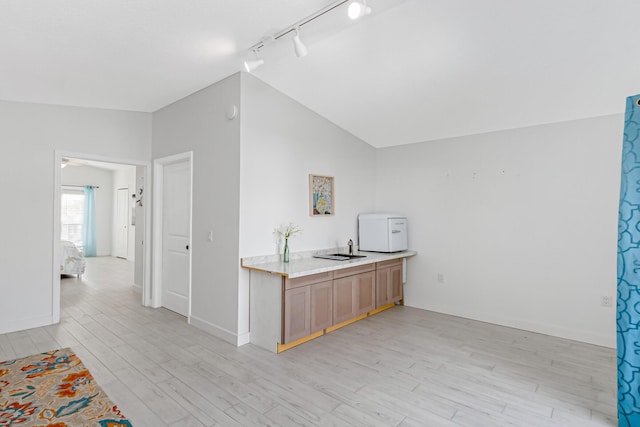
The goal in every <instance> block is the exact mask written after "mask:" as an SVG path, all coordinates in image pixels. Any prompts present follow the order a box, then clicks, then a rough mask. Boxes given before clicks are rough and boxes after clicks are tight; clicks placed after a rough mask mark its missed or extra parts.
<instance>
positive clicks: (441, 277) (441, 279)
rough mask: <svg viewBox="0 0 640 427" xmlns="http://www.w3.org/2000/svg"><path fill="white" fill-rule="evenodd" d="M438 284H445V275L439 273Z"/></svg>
mask: <svg viewBox="0 0 640 427" xmlns="http://www.w3.org/2000/svg"><path fill="white" fill-rule="evenodd" d="M438 283H444V274H442V273H438Z"/></svg>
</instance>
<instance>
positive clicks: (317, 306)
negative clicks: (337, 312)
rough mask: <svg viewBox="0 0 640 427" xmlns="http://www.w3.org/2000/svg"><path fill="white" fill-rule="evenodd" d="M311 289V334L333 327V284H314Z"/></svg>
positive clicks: (330, 282) (329, 282) (328, 282)
mask: <svg viewBox="0 0 640 427" xmlns="http://www.w3.org/2000/svg"><path fill="white" fill-rule="evenodd" d="M310 288H311V333H312V334H313V333H314V332H318V331H321V330H323V329H325V328H328V327H329V326H331V325H333V282H332V281H327V282H321V283H315V284H313V285H311V286H310Z"/></svg>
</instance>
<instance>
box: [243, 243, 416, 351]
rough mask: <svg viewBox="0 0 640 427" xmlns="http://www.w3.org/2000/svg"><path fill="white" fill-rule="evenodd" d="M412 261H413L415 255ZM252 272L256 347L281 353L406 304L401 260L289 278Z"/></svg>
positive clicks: (252, 327)
mask: <svg viewBox="0 0 640 427" xmlns="http://www.w3.org/2000/svg"><path fill="white" fill-rule="evenodd" d="M411 256H413V255H412V254H411ZM267 273H268V272H267V271H256V270H252V271H251V292H250V300H251V303H250V330H251V337H250V339H251V342H252V343H254V344H256V345H259V346H260V347H263V348H266V349H268V350H270V351H274V352H276V353H278V352H281V351H285V350H287V349H289V348H292V347H295V346H297V345H300V344H302V343H303V342H306V341H309V340H311V339H313V338H316V337H318V336H320V335H323V334H326V333H329V332H331V331H333V330H335V329H338V328H341V327H344V326H345V325H348V324H350V323H352V322H355V321H357V320H359V319H362V318H363V317H366V316H369V315H372V314H374V313H377V312H378V311H381V310H384V309H387V308H390V307H391V303H395V302H399V301H402V299H403V297H404V296H403V285H402V259H393V260H388V261H379V262H370V263H367V264H364V265H358V266H355V267H344V268H338V269H334V270H331V271H327V272H323V273H316V274H309V275H304V276H301V277H294V278H289V277H288V276H286V275H282V274H281V275H275V274H267Z"/></svg>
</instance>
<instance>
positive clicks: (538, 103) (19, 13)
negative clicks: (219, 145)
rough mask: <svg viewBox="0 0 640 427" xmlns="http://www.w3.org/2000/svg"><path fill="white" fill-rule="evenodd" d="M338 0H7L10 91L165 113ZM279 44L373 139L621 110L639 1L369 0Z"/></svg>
mask: <svg viewBox="0 0 640 427" xmlns="http://www.w3.org/2000/svg"><path fill="white" fill-rule="evenodd" d="M332 3H335V1H333V0H305V1H300V0H279V1H277V0H233V1H231V0H226V1H225V0H188V1H184V0H109V1H99V0H65V1H52V0H2V1H0V99H2V100H11V101H25V102H37V103H48V104H61V105H74V106H85V107H98V108H112V109H122V110H134V111H146V112H151V111H155V110H157V109H159V108H161V107H163V106H165V105H167V104H169V103H171V102H173V101H176V100H178V99H180V98H182V97H184V96H187V95H189V94H191V93H193V92H195V91H197V90H199V89H201V88H203V87H206V86H208V85H210V84H212V83H214V82H216V81H219V80H221V79H223V78H225V77H227V76H229V75H231V74H233V73H235V72H237V71H239V70H240V69H241V64H242V61H243V60H244V59H246V58H247V57H248V56H249V55H248V52H247V49H248V48H249V47H250V46H252V45H253V44H255V43H256V42H258V41H260V40H262V39H264V38H265V37H266V36H269V35H271V34H274V33H276V32H277V31H279V30H281V29H283V28H285V27H287V26H289V25H291V24H293V23H295V22H297V21H299V20H300V19H302V18H303V17H305V16H308V15H310V14H312V13H314V12H315V11H317V10H319V9H321V8H323V7H325V6H327V5H329V4H332ZM368 4H369V5H370V6H371V7H372V9H373V13H372V14H371V15H369V16H366V17H365V18H364V19H361V20H358V21H350V20H349V19H347V18H346V5H345V6H341V7H338V8H337V9H335V10H333V11H331V12H329V13H327V14H326V15H324V16H323V17H321V18H319V19H317V20H314V21H312V22H310V23H309V24H306V25H304V26H303V27H302V29H301V38H302V40H303V42H304V43H305V44H306V45H307V47H308V49H309V54H308V55H307V56H306V57H304V58H296V56H295V55H294V54H293V48H292V44H291V40H290V39H291V36H290V35H288V36H286V37H284V38H283V39H281V40H279V41H277V42H275V43H272V44H269V45H267V46H266V47H265V48H264V49H262V51H261V54H262V57H263V58H264V59H265V64H264V65H263V66H262V67H260V68H258V69H257V70H255V71H254V75H255V76H257V77H258V78H260V79H261V80H263V81H265V82H266V83H268V84H269V85H271V86H273V87H275V88H276V89H278V90H280V91H282V92H284V93H285V94H287V95H288V96H290V97H292V98H294V99H296V100H297V101H299V102H301V103H302V104H304V105H306V106H308V107H309V108H311V109H312V110H314V111H316V112H317V113H319V114H320V115H322V116H324V117H326V118H327V119H329V120H331V121H332V122H334V123H336V124H337V125H339V126H341V127H342V128H344V129H346V130H347V131H349V132H351V133H353V134H354V135H356V136H358V137H359V138H361V139H363V140H364V141H366V142H368V143H369V144H371V145H373V146H375V147H384V146H391V145H398V144H408V143H414V142H421V141H429V140H433V139H440V138H447V137H453V136H460V135H468V134H475V133H483V132H491V131H496V130H502V129H510V128H517V127H524V126H532V125H538V124H543V123H551V122H558V121H565V120H573V119H580V118H586V117H593V116H599V115H607V114H615V113H621V112H623V111H624V106H625V102H624V101H625V97H626V96H628V95H632V94H635V93H637V92H640V55H638V51H639V50H640V49H639V48H640V37H638V31H639V28H640V26H639V25H638V17H639V16H640V2H639V1H637V0H606V1H605V0H536V1H534V0H528V1H525V0H483V1H477V0H369V1H368Z"/></svg>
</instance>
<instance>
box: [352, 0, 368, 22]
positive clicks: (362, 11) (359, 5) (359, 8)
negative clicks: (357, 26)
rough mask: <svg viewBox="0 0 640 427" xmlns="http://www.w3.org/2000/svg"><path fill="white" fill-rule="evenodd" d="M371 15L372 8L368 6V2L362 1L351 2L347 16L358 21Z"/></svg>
mask: <svg viewBox="0 0 640 427" xmlns="http://www.w3.org/2000/svg"><path fill="white" fill-rule="evenodd" d="M370 13H371V8H370V7H369V6H367V0H362V2H359V1H354V2H351V4H350V5H349V7H348V8H347V15H348V16H349V18H351V19H358V18H361V17H363V16H364V15H369V14H370Z"/></svg>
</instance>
